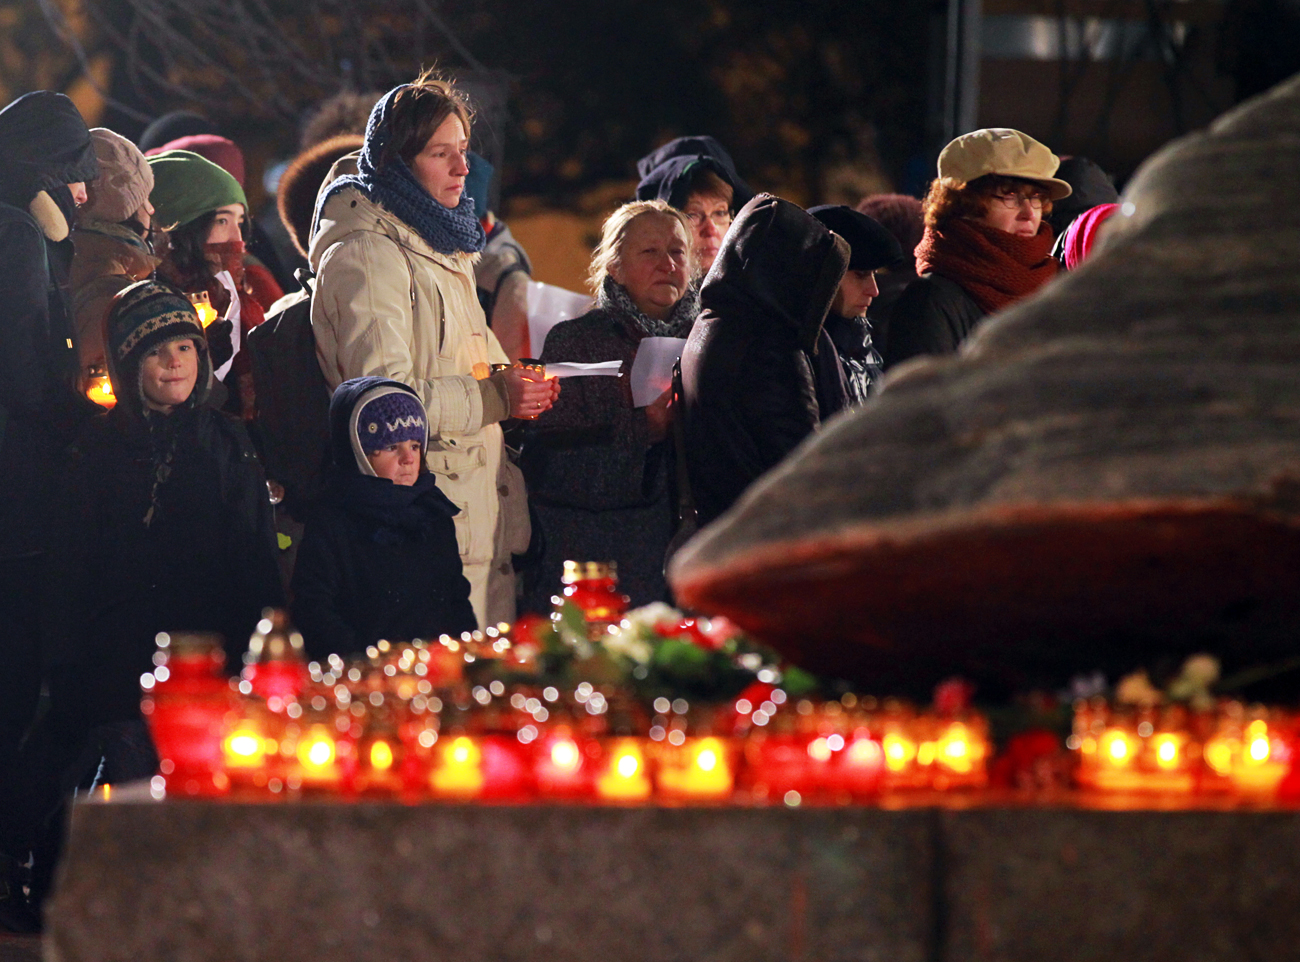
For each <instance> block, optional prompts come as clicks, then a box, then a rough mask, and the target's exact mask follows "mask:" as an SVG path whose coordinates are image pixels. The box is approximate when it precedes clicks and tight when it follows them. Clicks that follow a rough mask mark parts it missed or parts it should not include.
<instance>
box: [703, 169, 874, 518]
mask: <svg viewBox="0 0 1300 962" xmlns="http://www.w3.org/2000/svg"><path fill="white" fill-rule="evenodd" d="M848 262H849V246H848V244H847V243H845V241H844V240H843V239H841V238H839V237H837V236H836V235H835V234H833V233H831V232H830V231H829V230H827V229H826V228H825V227H824V226H823V225H822V224H821V222H820V221H818V220H817V219H816V218H814V217H813V216H812V215H810V214H808V213H807V212H806V211H804V210H803V209H802V208H800V207H796V206H795V205H794V204H791V203H789V202H788V201H784V200H780V199H779V198H776V197H773V196H771V195H770V194H759V195H758V196H757V197H755V198H754V199H753V200H752V201H750V202H749V203H748V204H746V205H745V207H744V208H743V209H742V210H741V212H740V214H739V215H738V216H737V218H736V221H735V223H734V224H732V226H731V229H730V230H729V231H728V232H727V236H726V239H725V240H724V241H723V245H722V250H721V251H719V252H718V258H717V260H716V261H715V262H714V265H713V268H712V269H711V270H710V271H709V275H708V277H707V279H706V280H705V283H704V289H703V290H702V291H701V292H700V304H701V307H702V308H703V310H702V312H701V313H700V317H699V319H698V320H697V321H696V323H695V327H694V329H693V330H692V331H691V336H690V338H689V339H688V340H687V342H686V348H685V351H684V353H683V354H682V386H683V390H684V411H683V412H682V415H683V417H684V426H685V434H686V452H687V465H688V469H689V473H690V480H691V486H692V490H693V494H694V496H695V500H696V504H697V507H698V510H699V513H700V522H701V523H706V522H708V521H711V520H713V519H714V518H716V517H717V516H718V515H720V514H721V513H722V512H723V511H725V510H726V509H727V508H729V507H730V506H731V505H732V504H733V503H734V502H735V501H736V499H737V498H739V497H740V495H741V493H742V492H743V491H744V490H745V488H747V487H748V486H749V485H750V484H751V483H752V482H753V481H755V480H756V479H757V478H758V477H759V476H760V475H761V474H763V473H764V472H766V471H767V470H769V469H770V468H772V467H774V466H776V465H777V464H778V463H780V461H781V460H782V459H783V458H784V457H785V456H786V455H787V454H789V453H790V452H791V451H792V450H793V449H794V448H795V447H796V446H797V445H798V444H799V443H800V442H801V441H803V439H804V438H806V437H807V436H808V435H809V434H811V433H812V431H813V430H814V429H815V428H816V427H817V426H818V425H819V424H820V417H819V412H818V402H817V387H816V380H815V376H814V372H813V368H812V364H811V361H810V359H811V358H812V356H813V355H814V352H815V351H816V347H817V343H818V339H819V337H820V335H821V331H822V323H823V321H824V320H825V318H826V313H827V311H828V310H829V309H830V305H831V302H832V300H833V299H834V297H835V291H836V289H837V288H838V287H839V283H840V279H841V278H842V277H843V276H844V271H845V269H846V268H847V266H848Z"/></svg>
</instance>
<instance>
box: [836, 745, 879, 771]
mask: <svg viewBox="0 0 1300 962" xmlns="http://www.w3.org/2000/svg"><path fill="white" fill-rule="evenodd" d="M880 756H881V751H880V746H879V745H878V744H876V742H875V740H874V739H871V738H855V739H854V740H853V743H852V744H850V745H849V750H848V751H847V752H846V753H845V756H844V757H845V760H846V761H847V762H849V763H850V764H853V765H868V766H873V767H874V766H876V765H879V764H880Z"/></svg>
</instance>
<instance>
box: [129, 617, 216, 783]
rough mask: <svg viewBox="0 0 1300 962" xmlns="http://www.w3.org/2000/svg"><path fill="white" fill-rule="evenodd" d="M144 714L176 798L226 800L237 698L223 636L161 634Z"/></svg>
mask: <svg viewBox="0 0 1300 962" xmlns="http://www.w3.org/2000/svg"><path fill="white" fill-rule="evenodd" d="M156 642H157V645H158V651H157V652H156V653H155V655H154V664H155V665H156V666H157V667H155V669H154V671H153V672H152V673H151V674H148V675H145V676H144V677H143V678H142V679H141V684H142V686H143V688H144V692H145V694H144V697H143V698H142V699H141V702H140V711H141V713H142V714H143V715H144V717H145V719H146V721H147V722H148V724H149V733H150V735H151V736H152V737H153V742H154V746H155V748H157V750H158V758H159V771H160V772H161V773H162V775H163V778H165V779H166V783H167V791H168V792H169V793H170V794H173V795H196V796H210V795H222V794H225V792H226V791H227V790H228V789H229V787H230V783H229V781H228V779H227V778H226V774H225V771H224V764H223V761H224V760H223V757H222V751H221V739H222V734H223V732H224V727H225V720H226V714H227V712H229V711H230V709H231V706H232V704H233V698H232V695H231V691H230V685H229V683H228V682H227V680H226V676H225V674H224V673H223V671H222V667H223V666H224V665H225V661H226V656H225V652H224V651H223V650H222V647H221V638H220V636H218V635H206V634H191V633H179V632H178V633H175V634H169V633H167V632H160V633H159V634H158V637H157V639H156Z"/></svg>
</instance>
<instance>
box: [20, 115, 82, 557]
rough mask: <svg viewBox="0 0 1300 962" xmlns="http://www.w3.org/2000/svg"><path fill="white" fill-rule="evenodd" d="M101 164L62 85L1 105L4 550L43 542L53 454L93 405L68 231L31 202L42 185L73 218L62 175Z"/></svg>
mask: <svg viewBox="0 0 1300 962" xmlns="http://www.w3.org/2000/svg"><path fill="white" fill-rule="evenodd" d="M98 172H99V164H98V162H97V161H96V159H95V150H94V146H93V145H92V143H91V140H90V132H89V131H88V130H87V129H86V124H85V122H84V121H83V120H82V119H81V115H80V114H79V113H77V108H76V107H74V106H73V105H72V101H71V100H69V99H68V98H67V97H65V96H64V95H63V94H58V93H52V92H50V91H47V90H42V91H36V92H35V93H30V94H26V95H25V96H22V97H19V98H18V99H17V100H15V101H14V102H13V103H11V104H9V106H7V107H5V108H4V110H0V264H3V265H4V269H3V270H2V271H0V492H3V494H2V496H0V559H2V558H12V557H20V556H23V555H35V554H36V553H37V552H39V551H40V549H41V539H42V537H43V531H44V528H45V527H46V523H47V519H48V516H49V510H50V507H51V505H50V503H49V495H50V493H51V492H52V491H53V489H54V488H55V487H56V485H55V483H54V479H53V478H52V477H51V473H50V472H51V468H50V461H51V460H52V459H53V458H54V457H55V453H56V452H57V451H58V450H59V449H60V448H62V447H63V446H65V445H66V444H68V443H69V442H70V441H71V440H72V439H73V437H74V436H75V435H76V432H77V431H78V429H79V428H80V427H81V425H82V424H83V423H85V421H86V419H87V418H89V417H90V416H92V415H93V414H95V413H96V412H98V411H99V408H97V407H96V406H95V405H94V404H93V403H92V402H90V401H89V400H87V399H86V398H85V397H83V396H81V395H79V394H78V393H77V390H76V387H77V374H78V370H79V365H78V363H77V351H76V349H75V346H74V343H73V325H72V314H71V311H70V310H69V307H68V302H69V299H68V293H67V287H68V273H69V268H70V267H71V263H72V253H73V251H72V241H71V240H68V239H66V238H65V239H62V240H58V241H55V240H51V239H50V238H48V237H46V235H45V233H44V232H43V231H42V228H41V226H40V224H38V223H37V221H36V219H35V218H34V217H33V216H32V215H31V213H30V212H29V210H28V206H29V205H30V204H31V202H32V200H33V199H34V198H35V197H36V196H37V195H38V194H39V193H40V192H41V191H45V192H46V193H47V194H49V196H50V198H51V199H52V200H53V201H54V202H55V205H56V206H57V207H58V208H59V212H60V213H61V214H62V215H63V217H64V219H65V220H66V222H67V224H69V225H70V224H71V223H72V219H73V213H74V211H75V209H76V208H75V205H74V204H73V202H72V195H71V194H70V193H69V191H68V189H67V186H66V185H67V184H71V183H77V182H79V181H90V180H93V179H94V178H95V177H96V176H97V174H98Z"/></svg>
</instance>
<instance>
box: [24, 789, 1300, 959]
mask: <svg viewBox="0 0 1300 962" xmlns="http://www.w3.org/2000/svg"><path fill="white" fill-rule="evenodd" d="M1297 878H1300V811H1289V810H1277V809H1273V810H1255V811H1242V810H1231V809H1227V808H1225V809H1223V810H1212V809H1211V808H1207V807H1205V806H1204V805H1202V806H1200V807H1199V808H1196V809H1191V810H1179V811H1153V810H1149V809H1146V808H1142V807H1137V808H1132V807H1128V808H1122V809H1119V810H1097V809H1088V808H1081V807H1079V805H1078V800H1077V799H1073V798H1067V799H1057V800H1056V801H1055V802H1053V803H1051V804H1048V805H1045V806H1044V805H1042V804H1036V805H1025V804H1023V803H1022V802H1020V801H1018V800H1015V799H1005V798H1004V799H997V798H992V797H989V796H980V797H978V798H975V799H972V798H958V799H951V798H949V799H930V800H918V799H915V798H911V799H906V800H896V801H895V802H891V801H890V800H885V801H884V802H883V803H882V805H881V806H878V807H858V808H811V807H805V808H800V809H783V808H767V809H763V808H752V809H747V808H633V809H617V808H584V807H567V806H541V805H538V806H517V807H516V806H501V807H487V806H447V805H425V806H402V805H397V804H392V805H387V804H361V805H344V804H329V803H319V804H280V805H276V804H265V805H258V804H226V803H205V802H168V803H162V804H149V803H117V802H115V803H109V804H87V805H81V806H79V807H78V808H77V809H76V810H75V811H74V813H73V817H72V832H71V837H70V842H69V847H68V852H67V858H66V861H65V863H64V866H63V873H62V877H61V880H60V884H59V887H58V890H57V892H56V895H55V898H54V899H53V902H52V904H51V906H50V909H49V916H48V918H49V931H48V937H47V940H46V945H47V947H46V952H47V958H50V959H54V960H60V962H109V960H113V962H116V960H123V962H125V960H128V959H129V960H136V962H155V960H156V962H218V960H221V962H229V960H274V962H297V960H304V962H305V960H327V959H347V960H372V959H373V960H385V962H388V960H408V959H409V960H440V959H448V960H450V959H455V960H458V962H472V960H493V962H497V960H503V962H504V960H525V959H529V960H532V959H555V960H606V959H618V960H656V962H657V960H742V959H744V960H767V959H771V960H814V959H816V960H850V959H851V960H881V962H885V960H888V962H934V960H943V962H947V960H953V962H956V960H984V959H989V960H994V959H997V960H1006V962H1018V960H1026V962H1028V960H1035V962H1038V960H1043V959H1053V960H1058V962H1070V960H1092V959H1098V960H1100V959H1125V960H1131V962H1136V960H1143V959H1150V960H1153V962H1154V960H1167V959H1179V960H1182V962H1202V960H1204V962H1211V960H1220V959H1222V960H1227V959H1234V960H1237V959H1243V958H1258V959H1282V958H1287V957H1290V956H1292V955H1294V954H1295V953H1296V952H1297V951H1300V950H1297V949H1296V947H1297V946H1300V885H1297V884H1295V882H1296V879H1297Z"/></svg>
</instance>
